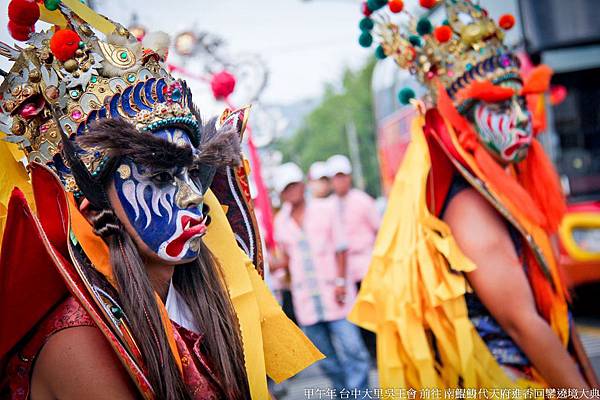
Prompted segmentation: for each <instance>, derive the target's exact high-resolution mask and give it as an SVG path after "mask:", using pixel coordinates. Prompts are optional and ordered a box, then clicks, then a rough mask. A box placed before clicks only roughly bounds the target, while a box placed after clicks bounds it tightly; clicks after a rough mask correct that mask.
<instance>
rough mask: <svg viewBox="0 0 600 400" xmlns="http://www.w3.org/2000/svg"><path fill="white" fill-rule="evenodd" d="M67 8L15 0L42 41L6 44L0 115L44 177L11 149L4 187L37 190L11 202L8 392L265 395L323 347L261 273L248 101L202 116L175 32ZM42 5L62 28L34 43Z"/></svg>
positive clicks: (0, 385)
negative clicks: (181, 66)
mask: <svg viewBox="0 0 600 400" xmlns="http://www.w3.org/2000/svg"><path fill="white" fill-rule="evenodd" d="M52 4H53V3H49V2H46V5H44V4H39V5H38V4H37V3H36V2H29V1H22V0H13V2H12V3H11V4H10V5H9V17H10V18H11V21H12V22H11V23H13V26H12V28H11V33H12V34H13V36H14V37H15V38H16V39H18V40H25V39H27V38H28V41H27V45H26V47H25V48H23V49H21V48H12V47H10V46H8V45H5V44H2V53H3V55H6V56H8V57H9V58H11V59H12V60H14V61H15V64H14V66H13V68H12V69H11V71H10V73H8V74H7V76H6V78H5V80H4V82H3V84H2V86H1V88H0V91H1V92H2V115H1V117H2V118H1V119H2V123H3V128H6V129H5V131H6V132H10V134H9V135H8V137H7V139H6V140H7V141H9V142H12V143H17V144H18V145H19V149H18V150H15V149H13V150H14V151H15V152H19V151H22V152H21V153H20V154H21V156H20V157H22V156H23V155H25V156H27V159H28V171H29V173H30V177H27V175H26V172H25V170H24V169H23V167H22V165H21V164H19V163H18V162H17V161H16V159H15V158H14V157H13V158H12V159H11V158H10V156H7V154H10V153H7V152H5V151H4V149H5V146H6V144H5V143H3V147H2V149H1V150H2V152H1V153H0V156H1V160H2V164H3V165H2V168H3V171H7V173H6V174H5V176H3V178H2V179H3V180H2V189H3V191H2V192H3V193H8V192H10V191H11V190H12V186H13V184H16V185H18V186H19V187H20V188H22V189H23V191H25V192H29V193H32V195H31V197H32V199H31V198H30V201H29V202H28V201H27V200H26V199H25V196H24V195H23V191H21V190H18V189H17V190H15V191H14V192H13V194H12V197H11V199H10V203H9V204H8V205H7V212H6V214H7V219H6V222H5V226H4V230H3V244H2V253H1V257H0V271H1V273H0V276H1V277H2V281H1V282H0V304H2V305H1V306H0V316H1V317H0V318H1V321H0V322H1V323H0V375H1V376H2V377H3V379H1V380H0V392H1V393H2V394H6V395H7V396H8V395H10V396H11V398H12V399H28V398H32V399H54V398H61V399H81V398H86V399H105V398H119V399H125V398H140V397H141V398H146V399H240V400H245V399H249V398H253V399H264V398H267V397H268V393H267V389H266V375H267V374H269V375H270V376H271V377H272V378H273V379H275V380H276V381H281V380H282V379H285V378H287V377H289V376H290V375H292V374H294V373H295V372H297V371H298V370H300V369H302V368H304V367H305V366H306V365H308V364H310V363H311V362H312V361H314V360H316V359H318V358H320V357H321V356H320V354H319V353H318V351H317V350H316V349H315V348H314V346H312V344H311V343H310V342H309V341H308V340H307V339H306V338H305V337H304V336H303V335H302V333H301V332H300V331H299V330H298V328H297V327H295V326H293V325H292V324H291V323H290V322H289V321H288V320H287V318H285V316H284V315H283V313H282V312H281V310H280V309H279V307H278V306H277V304H276V302H275V300H274V299H273V298H272V297H271V295H270V293H269V292H268V290H267V289H266V286H265V285H264V283H263V282H262V281H261V279H260V275H259V271H257V270H256V269H255V268H254V266H253V265H252V261H254V263H255V264H256V265H257V266H260V262H261V260H260V251H259V250H258V249H259V248H260V246H257V245H256V243H259V241H260V238H259V236H258V234H257V232H256V230H255V227H254V224H253V222H254V219H253V213H252V206H251V203H250V201H249V199H250V197H249V191H248V190H247V189H248V182H247V179H246V178H247V177H246V172H245V169H244V168H243V166H241V161H242V160H241V153H240V146H239V141H240V138H241V135H242V133H243V130H244V127H245V124H246V120H247V112H248V109H241V110H238V111H235V112H230V111H226V112H225V113H224V114H223V115H222V116H221V117H220V118H218V119H213V120H210V121H208V122H206V123H203V122H202V120H201V118H200V115H199V112H198V110H197V108H196V107H195V105H194V104H193V102H192V96H191V92H190V90H189V88H188V87H187V86H186V84H185V82H183V81H179V80H175V79H174V78H173V77H172V76H171V75H170V74H169V73H168V72H167V70H166V66H165V64H164V61H165V57H166V50H167V48H168V44H167V45H166V47H165V46H162V47H161V46H155V45H156V44H157V43H163V44H164V42H165V40H163V39H164V38H161V35H158V36H157V35H150V36H149V37H148V38H147V40H146V41H144V42H143V43H139V42H137V40H136V39H135V38H133V37H132V35H131V34H130V33H129V32H128V31H127V30H125V29H124V28H122V27H121V26H119V25H116V24H114V23H113V22H111V21H109V20H107V19H105V18H103V17H101V16H98V15H97V14H95V13H94V12H93V11H92V10H90V9H88V8H87V7H86V6H84V5H83V4H81V3H80V2H79V1H71V0H65V1H63V2H62V3H61V4H60V6H58V10H52V9H56V7H54V6H53V5H52ZM38 7H45V8H44V9H43V10H42V11H43V13H42V16H43V17H44V18H46V20H47V21H51V22H52V23H54V24H56V26H55V27H54V28H52V29H49V30H48V31H45V32H39V33H34V34H30V33H31V29H29V28H28V29H27V30H26V32H25V33H26V34H25V35H24V36H23V35H21V34H22V33H23V32H21V31H19V30H18V29H17V28H18V26H16V25H15V23H16V22H15V21H16V20H18V21H22V20H23V18H29V17H28V16H32V15H33V16H36V15H37V16H39V15H40V10H39V8H38ZM33 22H35V21H33ZM17 25H18V24H17ZM15 26H16V27H15ZM92 27H93V28H95V29H96V30H98V31H101V32H103V33H105V34H106V35H107V37H106V39H105V40H101V39H99V38H98V37H97V36H96V35H95V33H94V31H93V30H92ZM167 42H168V41H167ZM20 157H17V158H20ZM29 179H30V182H29ZM209 188H212V190H210V189H209ZM4 200H5V199H3V200H2V201H3V204H2V205H3V206H4V205H5V204H4ZM31 200H34V201H31ZM30 204H32V205H31V206H30ZM33 204H35V208H36V212H33V211H32V207H33ZM3 210H6V209H4V207H3ZM225 212H227V215H226V214H225ZM228 219H229V220H228ZM234 233H235V237H236V238H237V242H238V243H239V246H238V243H236V239H234ZM242 248H244V249H245V250H246V251H247V254H246V253H244V252H243V251H242ZM249 257H250V258H251V259H252V261H251V260H250V258H249ZM286 348H294V354H290V353H288V352H285V351H282V349H286Z"/></svg>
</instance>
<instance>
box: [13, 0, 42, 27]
mask: <svg viewBox="0 0 600 400" xmlns="http://www.w3.org/2000/svg"><path fill="white" fill-rule="evenodd" d="M8 19H9V20H10V21H11V22H14V23H15V24H19V25H22V26H32V25H34V24H35V23H36V22H37V20H38V19H40V7H39V6H38V5H37V3H36V2H35V0H12V1H11V2H10V4H9V5H8Z"/></svg>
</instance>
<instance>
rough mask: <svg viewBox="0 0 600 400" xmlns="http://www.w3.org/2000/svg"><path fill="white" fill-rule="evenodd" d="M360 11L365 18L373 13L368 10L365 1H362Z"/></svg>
mask: <svg viewBox="0 0 600 400" xmlns="http://www.w3.org/2000/svg"><path fill="white" fill-rule="evenodd" d="M361 11H362V13H363V15H364V16H365V17H368V16H370V15H371V14H373V11H372V10H371V9H370V8H369V5H368V4H367V2H366V1H363V3H362V5H361Z"/></svg>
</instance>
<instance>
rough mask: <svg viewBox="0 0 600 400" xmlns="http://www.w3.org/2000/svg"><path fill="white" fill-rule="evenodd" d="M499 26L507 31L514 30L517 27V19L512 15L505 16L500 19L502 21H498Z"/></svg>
mask: <svg viewBox="0 0 600 400" xmlns="http://www.w3.org/2000/svg"><path fill="white" fill-rule="evenodd" d="M498 25H500V28H502V29H504V30H505V31H507V30H509V29H510V28H512V27H513V26H515V17H514V16H512V15H511V14H504V15H503V16H501V17H500V20H499V21H498Z"/></svg>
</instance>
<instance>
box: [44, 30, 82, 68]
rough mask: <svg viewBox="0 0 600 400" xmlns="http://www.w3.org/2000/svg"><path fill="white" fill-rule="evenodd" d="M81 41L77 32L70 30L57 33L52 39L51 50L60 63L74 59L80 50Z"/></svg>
mask: <svg viewBox="0 0 600 400" xmlns="http://www.w3.org/2000/svg"><path fill="white" fill-rule="evenodd" d="M80 41H81V39H80V38H79V35H78V34H77V32H75V31H72V30H70V29H61V30H59V31H57V32H56V33H55V34H54V35H52V38H51V39H50V50H51V51H52V54H54V57H56V59H57V60H58V61H60V62H65V61H67V60H68V59H69V58H73V56H74V55H75V51H76V50H77V49H78V48H79V42H80Z"/></svg>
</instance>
